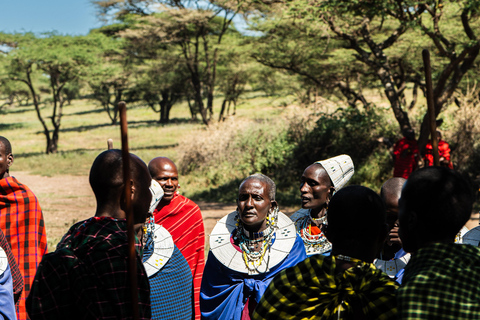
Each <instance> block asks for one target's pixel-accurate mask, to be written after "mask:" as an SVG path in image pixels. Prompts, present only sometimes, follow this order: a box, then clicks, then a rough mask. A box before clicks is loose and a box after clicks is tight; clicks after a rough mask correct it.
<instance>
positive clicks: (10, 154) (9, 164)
mask: <svg viewBox="0 0 480 320" xmlns="http://www.w3.org/2000/svg"><path fill="white" fill-rule="evenodd" d="M12 163H13V154H12V153H9V154H8V156H7V170H8V168H10V166H11V165H12Z"/></svg>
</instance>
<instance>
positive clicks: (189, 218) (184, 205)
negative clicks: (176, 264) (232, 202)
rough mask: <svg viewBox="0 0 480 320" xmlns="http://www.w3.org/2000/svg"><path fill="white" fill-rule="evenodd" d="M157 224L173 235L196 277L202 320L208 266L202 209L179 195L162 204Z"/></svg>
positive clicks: (195, 290) (197, 316)
mask: <svg viewBox="0 0 480 320" xmlns="http://www.w3.org/2000/svg"><path fill="white" fill-rule="evenodd" d="M153 216H154V217H155V223H158V224H161V225H162V226H163V227H164V228H165V229H167V230H168V232H170V234H171V235H172V238H173V242H175V244H176V245H177V247H178V249H179V250H180V251H181V252H182V254H183V256H184V257H185V259H186V260H187V262H188V265H189V266H190V269H192V275H193V293H194V300H195V319H200V285H201V284H202V274H203V268H204V267H205V230H204V227H203V217H202V213H201V212H200V208H199V207H198V206H197V205H196V204H195V202H193V201H192V200H190V199H188V198H185V197H184V196H182V195H180V194H178V193H177V194H175V196H174V197H173V199H172V200H171V201H170V203H168V204H166V205H162V203H160V204H159V205H158V207H157V209H155V211H154V212H153Z"/></svg>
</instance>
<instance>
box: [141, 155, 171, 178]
mask: <svg viewBox="0 0 480 320" xmlns="http://www.w3.org/2000/svg"><path fill="white" fill-rule="evenodd" d="M162 170H175V171H177V172H178V170H177V166H176V165H175V163H173V161H172V160H170V159H169V158H167V157H156V158H153V159H152V160H151V161H150V162H149V163H148V171H150V175H151V176H152V177H154V176H155V175H156V174H157V173H158V172H159V171H162Z"/></svg>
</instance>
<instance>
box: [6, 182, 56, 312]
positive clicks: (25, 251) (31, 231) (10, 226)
mask: <svg viewBox="0 0 480 320" xmlns="http://www.w3.org/2000/svg"><path fill="white" fill-rule="evenodd" d="M0 229H2V230H3V232H4V233H5V236H6V238H7V241H8V243H9V244H10V247H11V249H12V253H13V255H14V256H15V259H16V261H17V264H18V267H19V268H20V272H21V273H22V275H23V281H24V290H23V294H22V296H21V298H20V300H19V301H18V303H17V318H18V319H19V320H24V319H28V316H27V312H26V309H25V299H26V298H27V296H28V294H29V293H30V287H31V285H32V282H33V278H34V277H35V272H36V270H37V266H38V264H39V263H40V261H41V260H42V257H43V255H44V254H45V253H47V236H46V233H45V223H44V222H43V216H42V209H41V208H40V204H39V203H38V200H37V197H35V195H34V194H33V192H32V191H31V190H30V189H29V188H28V187H27V186H26V185H24V184H21V183H20V182H18V180H17V179H15V178H14V177H7V178H5V179H1V180H0Z"/></svg>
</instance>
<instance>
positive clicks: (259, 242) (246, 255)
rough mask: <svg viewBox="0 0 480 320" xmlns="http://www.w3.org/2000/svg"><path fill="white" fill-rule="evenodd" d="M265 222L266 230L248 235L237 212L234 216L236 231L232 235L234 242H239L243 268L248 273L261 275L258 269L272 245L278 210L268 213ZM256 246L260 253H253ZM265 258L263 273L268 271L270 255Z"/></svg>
mask: <svg viewBox="0 0 480 320" xmlns="http://www.w3.org/2000/svg"><path fill="white" fill-rule="evenodd" d="M266 220H267V228H266V229H265V230H263V231H262V232H258V233H257V232H253V233H252V234H250V232H248V230H246V229H245V227H244V225H243V223H242V221H241V220H240V218H239V215H238V212H237V214H236V216H235V221H236V223H235V226H236V231H235V234H234V240H238V242H239V245H238V246H239V247H240V249H241V250H242V256H243V261H244V262H245V266H246V267H247V269H248V271H249V273H254V272H257V273H262V272H261V271H259V270H258V267H259V266H260V265H261V264H262V262H263V260H264V258H265V255H266V253H267V251H268V252H270V246H271V245H272V243H273V240H274V236H275V230H276V229H277V222H278V208H275V209H274V210H273V212H272V211H270V212H269V214H268V216H267V218H266ZM251 238H253V239H251ZM258 246H260V251H255V248H256V247H258ZM267 258H268V260H267V263H266V268H265V271H266V270H268V264H269V261H270V253H269V254H267ZM265 271H264V272H265Z"/></svg>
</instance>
